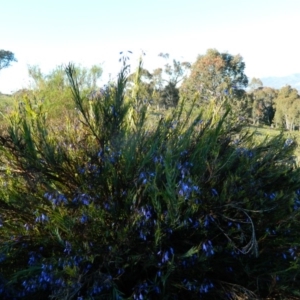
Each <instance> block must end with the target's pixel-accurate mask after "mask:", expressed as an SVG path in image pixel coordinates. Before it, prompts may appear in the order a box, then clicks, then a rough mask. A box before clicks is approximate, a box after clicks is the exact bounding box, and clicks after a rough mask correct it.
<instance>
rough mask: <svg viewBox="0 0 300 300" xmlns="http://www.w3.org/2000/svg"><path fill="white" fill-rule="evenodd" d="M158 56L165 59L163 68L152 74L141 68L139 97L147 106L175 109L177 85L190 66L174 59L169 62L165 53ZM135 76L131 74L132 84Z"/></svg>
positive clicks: (177, 97)
mask: <svg viewBox="0 0 300 300" xmlns="http://www.w3.org/2000/svg"><path fill="white" fill-rule="evenodd" d="M158 56H160V57H162V58H163V59H165V60H166V63H165V64H164V66H163V68H157V69H155V70H153V71H152V72H150V71H148V70H146V69H144V68H141V73H140V79H141V82H140V85H139V87H140V91H139V92H140V95H139V96H140V97H141V98H142V99H143V100H144V101H145V103H148V104H156V105H163V106H165V107H176V106H177V104H178V102H179V88H178V85H179V84H180V82H181V81H182V80H183V79H184V78H185V77H186V75H187V72H188V70H189V69H190V67H191V65H190V63H188V62H181V61H178V60H175V59H173V60H172V62H169V61H168V60H169V54H167V53H160V54H159V55H158ZM136 75H137V74H136V73H133V74H131V75H130V76H129V81H131V82H133V79H134V78H135V76H136Z"/></svg>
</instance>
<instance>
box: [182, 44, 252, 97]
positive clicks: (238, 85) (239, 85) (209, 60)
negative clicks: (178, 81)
mask: <svg viewBox="0 0 300 300" xmlns="http://www.w3.org/2000/svg"><path fill="white" fill-rule="evenodd" d="M244 70H245V63H244V61H243V58H242V57H241V56H240V55H239V54H237V55H232V54H229V53H221V52H219V51H218V50H216V49H208V50H207V52H206V54H205V55H199V56H198V58H197V60H196V62H195V63H194V64H192V66H191V72H190V75H189V77H187V78H186V79H185V80H184V82H183V83H182V86H181V88H180V90H181V94H182V95H184V96H185V97H186V98H193V99H196V100H198V102H206V101H207V100H208V99H210V98H212V97H213V98H217V99H220V98H221V97H222V95H231V96H233V97H235V98H241V97H242V96H243V95H244V94H245V91H244V89H245V88H246V87H247V85H248V78H247V76H246V75H245V73H244Z"/></svg>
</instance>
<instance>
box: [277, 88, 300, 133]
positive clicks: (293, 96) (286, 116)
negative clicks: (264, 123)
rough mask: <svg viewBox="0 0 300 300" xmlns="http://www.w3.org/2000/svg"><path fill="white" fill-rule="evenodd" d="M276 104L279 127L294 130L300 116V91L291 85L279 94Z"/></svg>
mask: <svg viewBox="0 0 300 300" xmlns="http://www.w3.org/2000/svg"><path fill="white" fill-rule="evenodd" d="M275 103H276V114H275V121H276V124H278V125H279V126H281V125H282V126H283V127H284V128H285V129H287V130H293V129H294V128H295V122H296V121H297V119H298V115H299V109H298V107H299V106H300V96H299V95H298V91H297V90H296V89H294V88H292V87H291V86H290V85H286V86H284V87H282V88H281V89H280V90H279V92H278V97H277V98H276V100H275ZM297 123H298V121H297Z"/></svg>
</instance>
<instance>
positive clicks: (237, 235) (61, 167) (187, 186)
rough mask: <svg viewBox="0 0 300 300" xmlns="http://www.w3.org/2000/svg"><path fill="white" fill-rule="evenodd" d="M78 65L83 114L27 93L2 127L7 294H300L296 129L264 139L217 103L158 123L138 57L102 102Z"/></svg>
mask: <svg viewBox="0 0 300 300" xmlns="http://www.w3.org/2000/svg"><path fill="white" fill-rule="evenodd" d="M66 74H67V76H68V79H69V81H70V84H71V92H72V95H73V99H74V103H75V105H76V108H77V110H78V112H79V114H78V115H77V116H76V117H73V118H72V119H71V117H72V116H71V117H70V119H69V120H68V121H67V122H61V124H59V126H58V125H56V126H55V127H54V125H52V127H51V126H50V125H49V121H48V119H47V112H46V111H45V110H44V104H43V102H42V101H39V100H38V98H32V99H30V98H26V99H25V100H24V102H23V105H20V106H19V108H18V109H17V110H16V111H14V112H13V113H12V114H11V116H10V127H9V130H8V132H7V134H2V135H1V136H0V143H1V157H0V158H1V163H2V164H1V166H2V168H1V184H2V186H3V188H2V189H1V191H0V193H1V194H0V242H1V243H0V274H1V277H0V295H1V298H2V299H13V298H22V299H46V298H47V297H48V298H49V299H78V300H79V299H199V298H201V299H241V298H244V299H246V298H252V299H254V298H255V299H257V298H259V297H266V296H268V295H272V294H275V293H277V295H279V294H281V295H283V297H287V296H289V295H293V294H294V295H299V293H300V290H299V286H300V284H299V250H298V248H297V245H298V244H299V235H298V232H299V209H300V204H299V203H300V200H299V197H300V191H299V183H300V182H299V181H300V176H299V175H300V174H299V173H300V170H299V169H297V168H295V167H294V165H292V164H291V161H290V155H291V153H292V150H293V147H294V146H295V143H294V142H293V141H292V140H287V141H285V142H284V140H283V139H282V137H281V136H277V137H274V138H272V139H270V140H264V141H263V142H260V143H258V144H255V143H254V140H253V136H252V135H249V134H244V133H243V132H242V131H241V126H240V125H241V124H240V123H239V122H236V121H235V120H231V119H230V118H229V117H228V110H222V108H221V107H216V106H213V105H212V106H211V108H210V111H209V110H207V111H203V112H199V114H198V115H197V116H196V118H194V119H192V118H191V112H192V111H193V112H195V106H192V107H191V109H190V110H189V111H188V112H186V115H185V114H184V105H183V104H182V105H181V106H179V107H178V108H177V109H176V110H174V111H173V114H172V115H171V116H170V117H166V118H163V119H161V120H160V121H159V122H158V123H157V124H152V125H153V126H152V129H149V128H148V127H146V126H145V122H146V120H147V113H146V109H145V107H144V106H143V105H142V104H140V106H139V112H138V113H135V115H134V116H133V114H132V107H137V106H134V105H135V102H134V101H136V99H137V98H136V97H135V96H136V94H133V96H132V97H129V98H126V97H125V91H126V86H127V76H128V67H127V66H126V65H125V64H124V66H123V69H122V70H121V72H120V74H119V77H118V82H117V83H116V84H111V85H109V86H107V87H106V89H104V90H103V91H102V93H101V96H100V97H99V98H97V99H92V100H90V99H89V98H88V97H87V95H86V94H85V92H84V91H82V90H81V89H80V84H79V82H78V78H77V75H78V73H77V71H76V68H74V66H72V65H69V66H68V67H67V69H66ZM137 74H140V70H138V72H137ZM139 82H140V81H139V78H138V77H137V78H136V84H139ZM136 90H137V91H138V87H137V89H136ZM134 95H135V96H134ZM215 104H216V103H215ZM220 111H225V113H224V114H220V113H219V112H220ZM183 116H185V117H183ZM297 293H298V294H297Z"/></svg>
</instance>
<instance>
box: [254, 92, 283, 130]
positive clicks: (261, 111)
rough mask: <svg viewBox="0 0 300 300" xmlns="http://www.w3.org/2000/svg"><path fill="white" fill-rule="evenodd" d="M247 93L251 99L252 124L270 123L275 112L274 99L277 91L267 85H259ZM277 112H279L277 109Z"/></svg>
mask: <svg viewBox="0 0 300 300" xmlns="http://www.w3.org/2000/svg"><path fill="white" fill-rule="evenodd" d="M249 95H250V97H251V98H252V101H253V106H252V120H253V124H266V125H271V124H272V123H273V119H274V116H275V112H276V110H275V101H276V98H277V95H278V92H277V91H276V90H275V89H272V88H269V87H259V88H257V89H255V90H252V91H251V92H250V94H249ZM277 113H279V111H278V112H277Z"/></svg>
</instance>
